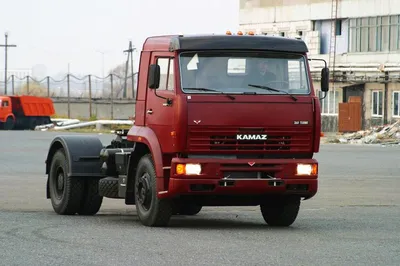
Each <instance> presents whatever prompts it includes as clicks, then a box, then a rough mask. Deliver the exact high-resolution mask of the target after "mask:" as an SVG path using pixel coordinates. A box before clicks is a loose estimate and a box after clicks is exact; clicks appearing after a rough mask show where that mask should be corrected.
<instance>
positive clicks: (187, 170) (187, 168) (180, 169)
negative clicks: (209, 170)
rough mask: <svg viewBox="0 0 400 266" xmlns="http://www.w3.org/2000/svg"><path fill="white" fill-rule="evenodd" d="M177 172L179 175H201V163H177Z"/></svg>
mask: <svg viewBox="0 0 400 266" xmlns="http://www.w3.org/2000/svg"><path fill="white" fill-rule="evenodd" d="M176 173H177V174H178V175H199V174H200V173H201V165H200V164H191V163H189V164H177V165H176Z"/></svg>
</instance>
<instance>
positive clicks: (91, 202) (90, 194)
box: [78, 179, 103, 215]
mask: <svg viewBox="0 0 400 266" xmlns="http://www.w3.org/2000/svg"><path fill="white" fill-rule="evenodd" d="M84 183H85V188H84V193H83V195H84V196H83V198H82V201H81V207H80V209H79V211H78V214H79V215H95V214H96V213H97V212H98V211H99V210H100V207H101V204H102V203H103V197H102V196H100V195H99V180H98V179H87V180H85V181H84Z"/></svg>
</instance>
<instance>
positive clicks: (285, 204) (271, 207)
mask: <svg viewBox="0 0 400 266" xmlns="http://www.w3.org/2000/svg"><path fill="white" fill-rule="evenodd" d="M260 209H261V214H262V216H263V218H264V220H265V222H266V223H267V224H268V225H270V226H283V227H287V226H290V225H291V224H293V223H294V221H295V220H296V218H297V215H298V213H299V209H300V197H297V196H288V197H279V198H276V199H273V200H271V201H269V200H268V201H265V202H264V203H262V204H261V205H260Z"/></svg>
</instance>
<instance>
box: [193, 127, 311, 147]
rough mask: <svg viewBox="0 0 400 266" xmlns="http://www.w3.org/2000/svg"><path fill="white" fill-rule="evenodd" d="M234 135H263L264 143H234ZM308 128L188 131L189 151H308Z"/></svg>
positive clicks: (259, 141)
mask: <svg viewBox="0 0 400 266" xmlns="http://www.w3.org/2000/svg"><path fill="white" fill-rule="evenodd" d="M237 134H245V135H258V134H266V135H267V139H266V140H237V139H236V135H237ZM311 136H312V128H310V127H301V128H299V127H295V128H294V127H291V128H287V127H286V128H281V127H280V128H221V127H198V126H193V127H189V138H188V146H189V149H190V151H194V152H196V151H197V152H202V151H220V152H223V151H237V152H240V151H255V152H256V151H275V152H279V151H291V152H293V151H296V152H306V151H309V149H310V147H311Z"/></svg>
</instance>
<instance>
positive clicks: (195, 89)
mask: <svg viewBox="0 0 400 266" xmlns="http://www.w3.org/2000/svg"><path fill="white" fill-rule="evenodd" d="M183 89H184V90H194V91H213V92H219V93H220V94H223V95H225V96H226V97H228V98H229V99H231V100H235V99H236V98H235V97H233V96H232V95H229V94H226V93H225V92H223V91H218V90H213V89H207V88H183Z"/></svg>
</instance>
